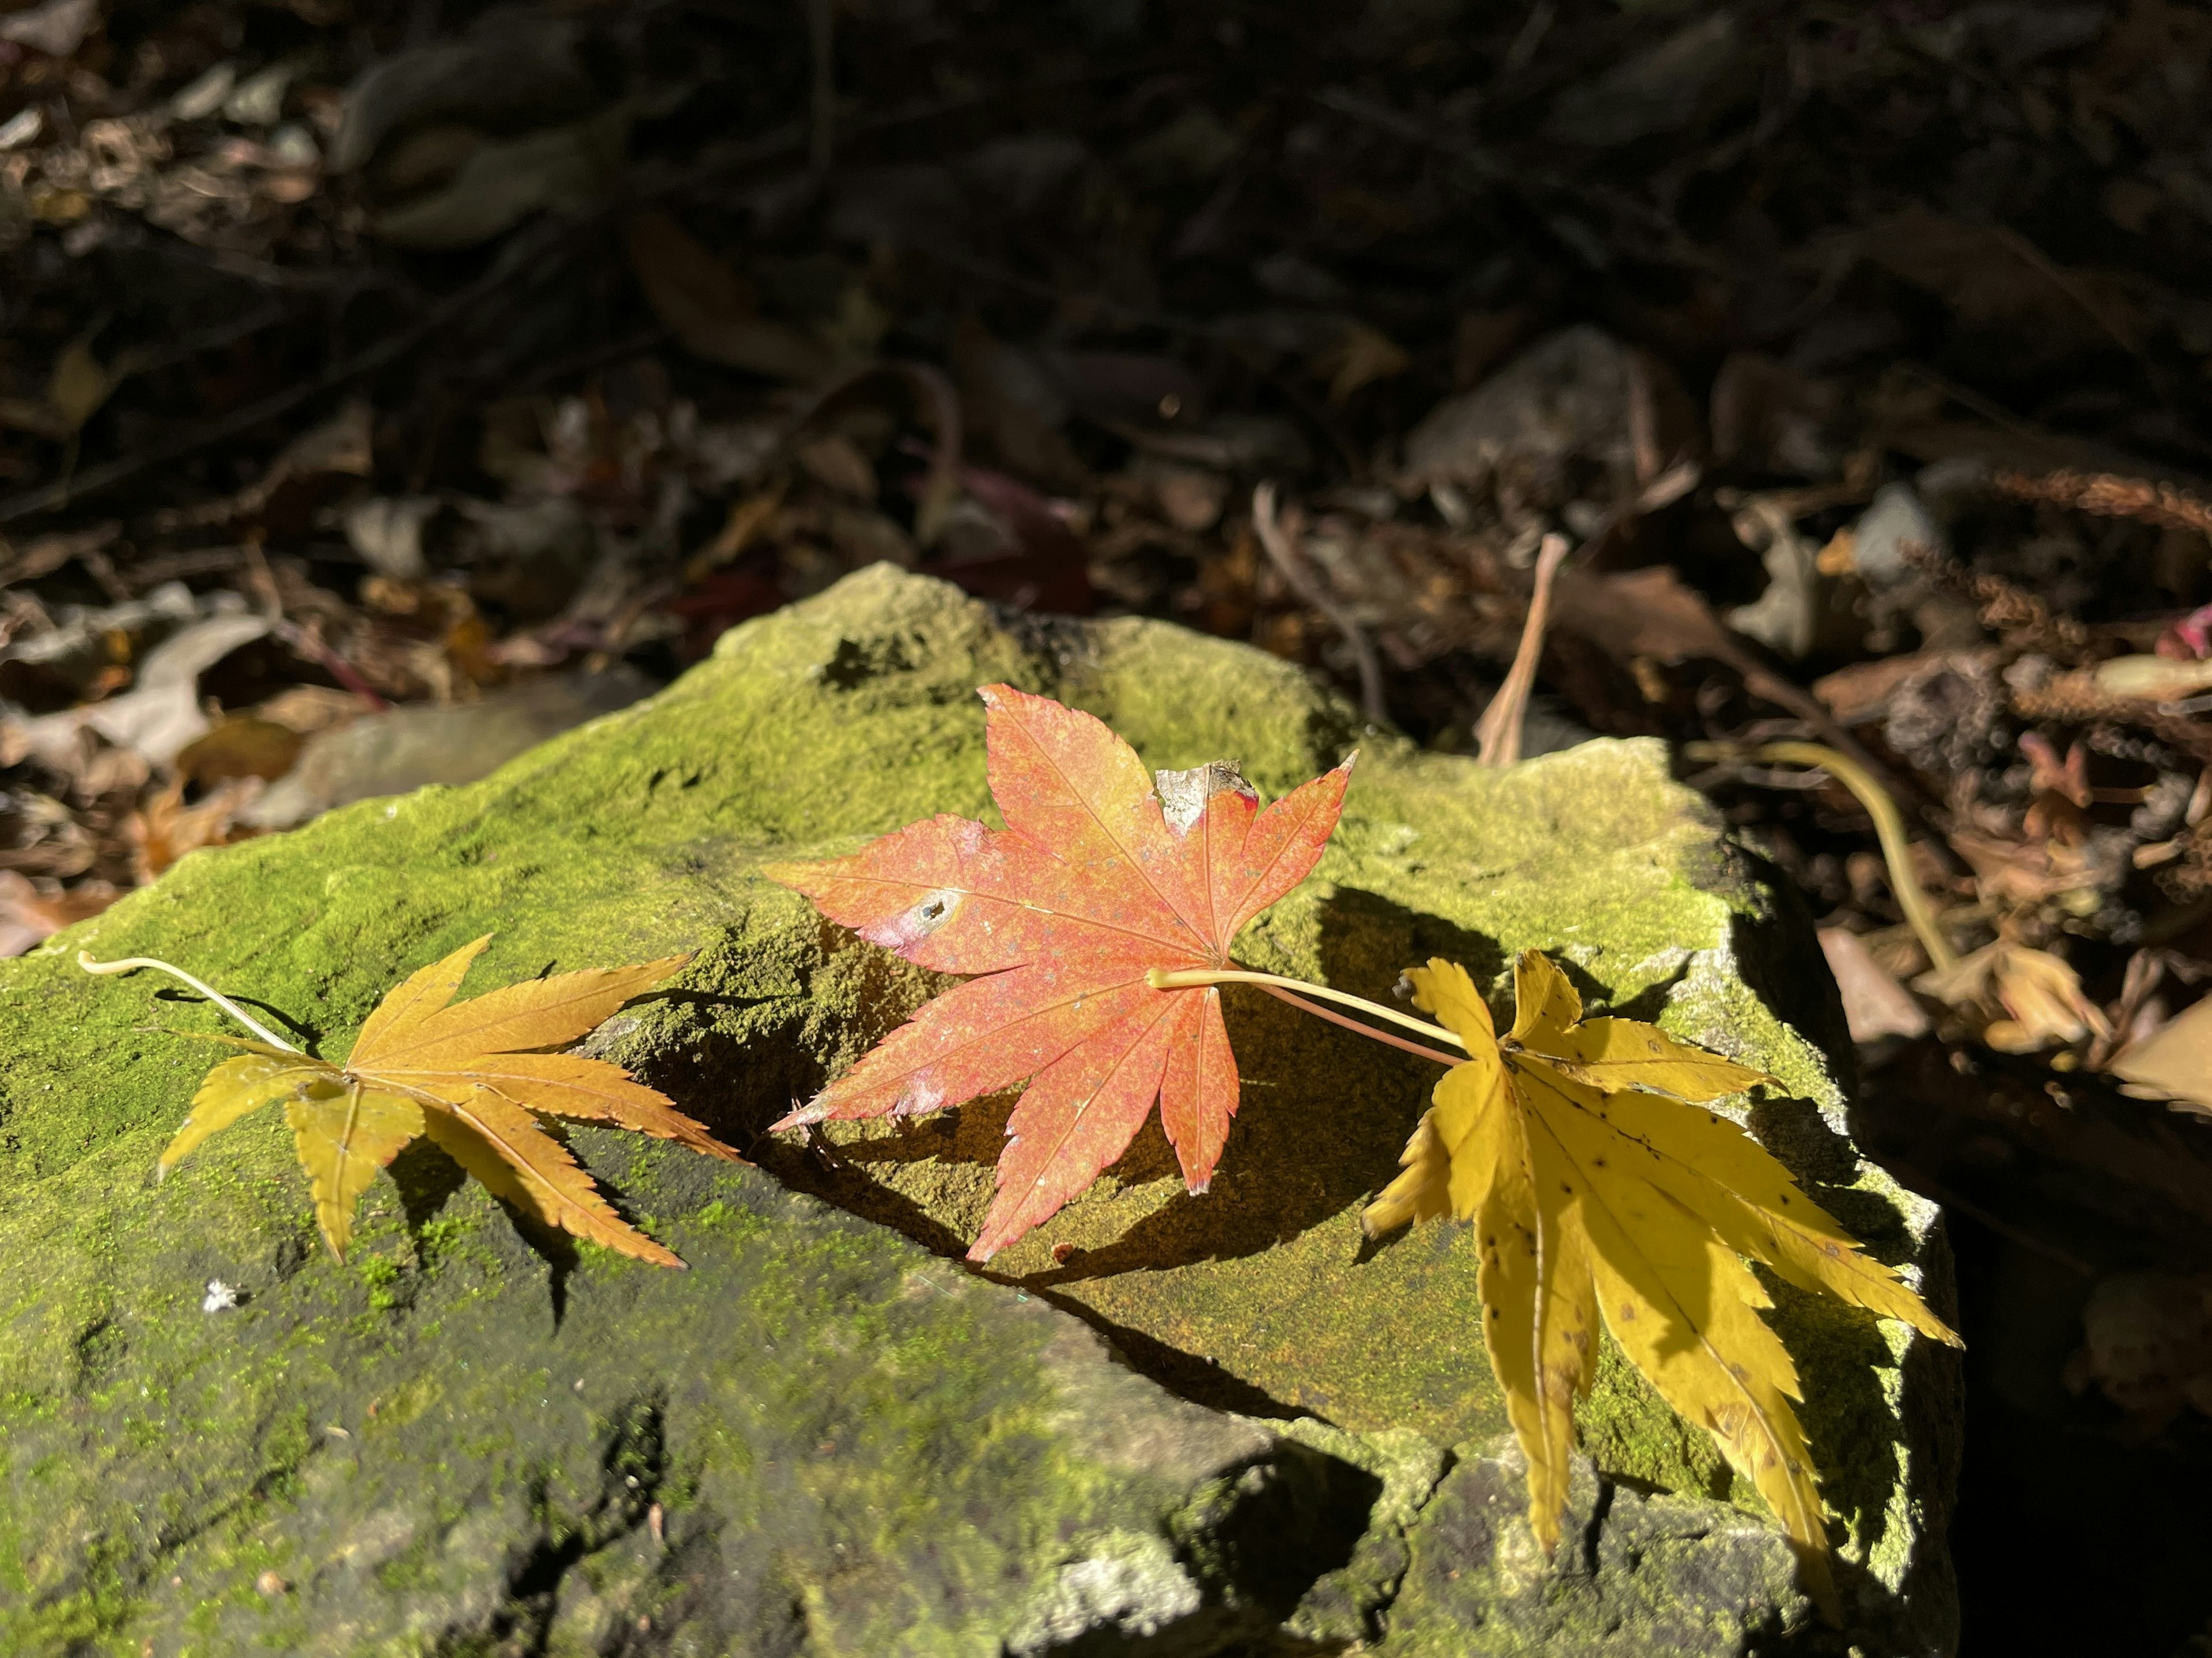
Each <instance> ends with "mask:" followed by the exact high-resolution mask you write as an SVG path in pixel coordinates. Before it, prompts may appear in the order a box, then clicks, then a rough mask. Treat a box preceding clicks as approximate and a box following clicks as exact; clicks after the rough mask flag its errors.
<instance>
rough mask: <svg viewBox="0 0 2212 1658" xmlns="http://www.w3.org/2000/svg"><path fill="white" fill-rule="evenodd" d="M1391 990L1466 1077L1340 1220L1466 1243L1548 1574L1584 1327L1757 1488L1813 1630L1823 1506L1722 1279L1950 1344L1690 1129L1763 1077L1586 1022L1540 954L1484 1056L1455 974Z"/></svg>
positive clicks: (1796, 1207) (1901, 1289) (1913, 1304)
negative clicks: (1782, 1538)
mask: <svg viewBox="0 0 2212 1658" xmlns="http://www.w3.org/2000/svg"><path fill="white" fill-rule="evenodd" d="M1408 976H1409V977H1410V978H1411V979H1412V980H1413V990H1414V1000H1415V1004H1416V1005H1418V1006H1419V1007H1420V1008H1421V1009H1422V1010H1423V1011H1425V1012H1431V1013H1433V1014H1435V1015H1436V1016H1437V1018H1438V1019H1440V1020H1441V1021H1442V1022H1443V1024H1444V1025H1445V1026H1446V1027H1447V1028H1448V1029H1450V1030H1452V1031H1453V1032H1455V1034H1456V1035H1458V1036H1459V1038H1460V1039H1461V1041H1462V1042H1464V1043H1465V1044H1466V1046H1467V1049H1468V1060H1467V1063H1466V1064H1464V1065H1459V1066H1454V1067H1453V1068H1452V1069H1451V1070H1450V1071H1449V1072H1446V1073H1445V1074H1444V1077H1443V1080H1442V1081H1441V1082H1439V1083H1438V1084H1437V1090H1436V1103H1435V1105H1434V1106H1433V1107H1432V1108H1431V1109H1430V1110H1429V1111H1428V1112H1427V1113H1426V1114H1425V1115H1424V1116H1423V1117H1422V1119H1421V1121H1420V1123H1419V1126H1418V1127H1416V1128H1415V1130H1414V1131H1413V1139H1412V1140H1411V1141H1410V1142H1409V1143H1408V1145H1407V1147H1406V1153H1405V1157H1404V1159H1403V1161H1404V1163H1405V1172H1404V1173H1403V1174H1401V1175H1399V1176H1398V1178H1397V1179H1396V1180H1395V1181H1392V1182H1391V1183H1390V1185H1389V1187H1386V1188H1385V1189H1384V1190H1383V1193H1382V1194H1381V1195H1380V1196H1379V1197H1377V1198H1376V1200H1375V1201H1374V1202H1373V1203H1372V1204H1370V1205H1369V1206H1368V1208H1367V1210H1366V1212H1365V1213H1364V1215H1363V1216H1362V1217H1361V1220H1362V1223H1363V1224H1364V1225H1365V1227H1366V1229H1367V1230H1368V1232H1369V1234H1370V1236H1373V1235H1376V1234H1379V1233H1382V1232H1384V1231H1388V1230H1391V1229H1393V1228H1395V1227H1398V1226H1402V1225H1404V1224H1406V1223H1407V1221H1411V1220H1425V1219H1428V1218H1432V1217H1437V1216H1443V1215H1452V1216H1455V1217H1457V1218H1460V1219H1462V1220H1470V1221H1473V1222H1474V1233H1475V1239H1476V1245H1477V1253H1478V1260H1479V1262H1480V1279H1479V1284H1480V1291H1481V1297H1482V1305H1483V1338H1484V1341H1485V1343H1486V1345H1487V1346H1488V1348H1489V1350H1490V1362H1491V1366H1492V1369H1493V1370H1495V1371H1496V1372H1497V1375H1498V1385H1499V1386H1500V1387H1501V1388H1503V1389H1504V1393H1505V1400H1506V1410H1507V1413H1508V1414H1509V1415H1510V1418H1512V1422H1513V1428H1514V1432H1515V1433H1516V1436H1518V1437H1519V1439H1520V1441H1521V1447H1522V1450H1523V1452H1524V1453H1526V1455H1527V1456H1528V1518H1529V1523H1530V1524H1531V1525H1532V1526H1533V1527H1534V1529H1535V1533H1536V1537H1537V1540H1538V1541H1539V1542H1540V1543H1541V1545H1542V1546H1543V1547H1544V1548H1545V1550H1546V1551H1547V1552H1549V1551H1550V1550H1551V1549H1552V1548H1553V1546H1555V1545H1556V1544H1557V1543H1558V1541H1559V1510H1560V1506H1561V1504H1562V1503H1563V1502H1564V1500H1565V1496H1566V1490H1567V1474H1568V1452H1569V1450H1570V1449H1571V1447H1572V1445H1573V1443H1574V1412H1573V1403H1574V1398H1575V1395H1577V1394H1585V1393H1587V1392H1588V1391H1589V1384H1590V1379H1591V1376H1592V1375H1593V1374H1594V1372H1595V1367H1596V1363H1597V1324H1598V1320H1599V1318H1600V1317H1601V1316H1602V1317H1603V1319H1604V1320H1605V1325H1606V1327H1607V1329H1608V1330H1610V1331H1611V1332H1612V1333H1613V1340H1614V1341H1615V1342H1616V1343H1617V1344H1618V1345H1619V1346H1620V1350H1621V1351H1622V1352H1623V1353H1624V1354H1625V1355H1626V1357H1627V1358H1628V1359H1629V1362H1630V1363H1633V1364H1634V1365H1635V1366H1636V1368H1637V1369H1638V1370H1640V1371H1642V1372H1643V1373H1644V1376H1645V1378H1646V1379H1647V1380H1648V1381H1650V1383H1651V1385H1652V1386H1653V1387H1654V1388H1656V1389H1657V1390H1658V1392H1659V1394H1660V1396H1661V1397H1662V1398H1663V1399H1664V1400H1666V1401H1667V1402H1668V1404H1669V1405H1671V1406H1674V1409H1675V1410H1676V1411H1677V1412H1680V1414H1681V1415H1682V1417H1683V1418H1685V1419H1686V1420H1687V1421H1690V1422H1693V1423H1696V1424H1698V1425H1699V1426H1700V1427H1702V1428H1704V1429H1705V1430H1706V1431H1707V1432H1709V1433H1711V1435H1712V1436H1713V1438H1714V1440H1715V1441H1716V1442H1717V1443H1718V1444H1719V1446H1720V1448H1721V1450H1722V1452H1723V1454H1724V1455H1726V1456H1727V1458H1728V1460H1729V1463H1730V1464H1731V1465H1732V1466H1734V1467H1735V1469H1736V1470H1737V1471H1738V1472H1739V1473H1741V1474H1742V1475H1743V1476H1744V1477H1745V1478H1746V1479H1749V1480H1750V1481H1751V1482H1752V1483H1753V1485H1755V1486H1757V1487H1758V1489H1759V1495H1760V1496H1762V1497H1765V1499H1766V1502H1767V1505H1768V1506H1769V1507H1770V1508H1771V1509H1773V1511H1774V1514H1775V1516H1776V1517H1777V1518H1778V1520H1779V1521H1781V1522H1782V1525H1783V1527H1784V1530H1786V1531H1787V1532H1788V1533H1789V1534H1790V1541H1791V1542H1792V1543H1793V1544H1794V1545H1795V1546H1796V1549H1797V1552H1798V1556H1799V1558H1800V1559H1801V1560H1802V1563H1803V1566H1804V1572H1805V1578H1806V1582H1807V1586H1808V1588H1809V1589H1810V1591H1811V1593H1812V1594H1813V1595H1814V1598H1815V1600H1817V1601H1818V1602H1819V1603H1820V1606H1822V1608H1823V1609H1824V1610H1825V1611H1826V1612H1827V1613H1828V1614H1829V1615H1830V1617H1831V1619H1833V1617H1834V1616H1835V1613H1836V1606H1837V1603H1836V1598H1835V1589H1834V1587H1833V1585H1832V1582H1831V1581H1830V1579H1829V1575H1828V1564H1827V1547H1828V1543H1827V1533H1826V1527H1825V1521H1823V1518H1822V1515H1821V1509H1820V1493H1819V1491H1818V1490H1817V1489H1816V1487H1815V1485H1814V1473H1813V1463H1812V1457H1811V1455H1810V1453H1809V1452H1808V1449H1807V1448H1806V1443H1805V1435H1804V1430H1802V1428H1801V1427H1800V1426H1799V1425H1798V1422H1797V1418H1796V1412H1793V1411H1792V1410H1791V1408H1790V1400H1794V1399H1799V1398H1802V1393H1801V1392H1800V1390H1799V1388H1798V1382H1797V1370H1796V1364H1795V1363H1793V1362H1792V1360H1791V1359H1790V1354H1789V1352H1788V1351H1786V1350H1785V1349H1784V1347H1783V1345H1782V1343H1781V1341H1780V1340H1779V1339H1778V1338H1777V1337H1776V1336H1775V1334H1774V1332H1773V1331H1772V1330H1771V1329H1770V1328H1768V1327H1767V1326H1766V1323H1765V1321H1764V1320H1762V1319H1761V1318H1760V1317H1759V1315H1758V1311H1757V1309H1759V1308H1762V1307H1765V1306H1768V1305H1770V1304H1771V1303H1770V1302H1769V1300H1768V1298H1767V1295H1766V1292H1765V1290H1764V1289H1763V1288H1762V1287H1761V1286H1760V1284H1759V1280H1758V1279H1757V1278H1754V1277H1753V1276H1752V1274H1751V1272H1750V1270H1749V1269H1748V1268H1747V1266H1745V1265H1744V1263H1743V1261H1742V1260H1741V1259H1740V1258H1739V1257H1741V1256H1749V1257H1750V1258H1751V1259H1752V1260H1756V1261H1759V1262H1760V1263H1762V1264H1763V1265H1765V1266H1768V1267H1771V1269H1772V1270H1773V1271H1774V1272H1776V1273H1777V1274H1778V1275H1779V1276H1780V1277H1781V1278H1784V1279H1785V1280H1786V1281H1788V1282H1789V1283H1790V1284H1796V1286H1797V1287H1799V1288H1800V1289H1804V1290H1812V1291H1825V1292H1826V1293H1827V1294H1829V1295H1832V1296H1836V1297H1840V1298H1841V1299H1843V1300H1844V1301H1847V1302H1850V1303H1852V1304H1853V1305H1854V1306H1858V1307H1863V1308H1866V1309H1869V1311H1872V1312H1875V1313H1877V1314H1880V1315H1882V1316H1883V1317H1886V1318H1895V1319H1902V1320H1904V1321H1905V1322H1907V1323H1909V1324H1911V1326H1912V1327H1914V1328H1916V1329H1917V1330H1919V1331H1921V1332H1922V1333H1923V1334H1926V1335H1929V1336H1932V1337H1934V1338H1935V1339H1937V1340H1939V1341H1947V1342H1950V1343H1953V1344H1954V1345H1955V1344H1956V1343H1957V1341H1958V1337H1957V1336H1956V1335H1954V1334H1953V1333H1952V1332H1951V1331H1950V1329H1949V1328H1948V1327H1946V1326H1945V1325H1944V1324H1943V1323H1942V1321H1941V1320H1939V1319H1937V1318H1936V1315H1934V1314H1932V1313H1930V1312H1929V1310H1928V1309H1927V1307H1926V1306H1925V1305H1924V1304H1923V1303H1922V1302H1921V1300H1920V1297H1918V1296H1917V1295H1916V1294H1914V1293H1913V1291H1911V1288H1909V1287H1908V1286H1907V1285H1906V1284H1905V1282H1904V1280H1903V1279H1901V1278H1899V1277H1898V1276H1897V1274H1896V1273H1894V1272H1892V1271H1890V1269H1889V1268H1888V1267H1887V1266H1883V1265H1881V1263H1880V1262H1879V1261H1876V1260H1871V1259H1869V1257H1867V1256H1866V1255H1863V1254H1861V1253H1860V1252H1859V1248H1858V1245H1857V1242H1854V1241H1853V1239H1852V1238H1851V1236H1850V1234H1848V1233H1847V1232H1845V1231H1844V1229H1843V1228H1842V1227H1841V1226H1839V1225H1838V1224H1836V1222H1835V1221H1834V1220H1833V1219H1832V1218H1830V1217H1829V1216H1828V1215H1826V1213H1824V1212H1822V1211H1821V1210H1820V1208H1819V1207H1818V1206H1816V1205H1814V1203H1813V1202H1812V1200H1811V1199H1808V1198H1807V1197H1806V1195H1805V1194H1804V1193H1803V1192H1802V1190H1800V1189H1799V1187H1798V1186H1797V1183H1796V1180H1795V1179H1794V1178H1793V1177H1792V1176H1791V1175H1790V1171H1789V1170H1788V1169H1785V1168H1784V1167H1783V1165H1782V1164H1781V1163H1778V1162H1777V1161H1776V1160H1775V1159H1774V1158H1773V1157H1771V1156H1770V1155H1769V1154H1768V1153H1767V1152H1766V1151H1765V1149H1764V1148H1762V1147H1761V1146H1760V1145H1759V1142H1758V1141H1756V1140H1754V1139H1752V1138H1751V1136H1750V1135H1748V1134H1747V1133H1745V1132H1744V1131H1743V1130H1742V1129H1741V1128H1740V1127H1737V1126H1736V1125H1735V1123H1733V1122H1731V1121H1729V1119H1728V1118H1726V1117H1723V1116H1722V1115H1721V1114H1719V1113H1717V1112H1716V1111H1711V1110H1709V1109H1706V1108H1705V1106H1706V1104H1707V1103H1708V1102H1711V1101H1714V1100H1717V1099H1720V1098H1722V1097H1723V1096H1726V1095H1729V1094H1737V1093H1741V1092H1742V1091H1743V1090H1746V1089H1748V1088H1750V1087H1752V1086H1753V1085H1754V1084H1762V1083H1771V1082H1772V1080H1773V1079H1772V1078H1770V1077H1767V1076H1766V1075H1765V1074H1764V1073H1763V1072H1758V1071H1754V1070H1752V1069H1751V1068H1750V1067H1749V1066H1741V1065H1738V1064H1736V1063H1735V1061H1734V1060H1729V1059H1724V1058H1723V1057H1722V1056H1721V1055H1719V1054H1711V1053H1707V1052H1706V1051H1705V1049H1703V1048H1693V1047H1691V1046H1690V1045H1689V1044H1687V1043H1686V1042H1677V1041H1675V1040H1674V1038H1673V1037H1671V1036H1669V1035H1666V1034H1665V1033H1664V1032H1663V1031H1661V1030H1658V1029H1655V1028H1654V1027H1652V1026H1650V1025H1648V1024H1641V1023H1638V1022H1636V1021H1635V1020H1632V1019H1584V1018H1583V1017H1582V999H1581V998H1580V997H1579V996H1577V994H1576V993H1575V990H1574V987H1572V986H1571V985H1570V984H1569V983H1568V982H1567V979H1566V975H1565V974H1563V973H1561V972H1560V971H1559V969H1558V968H1557V967H1556V966H1554V965H1553V963H1552V962H1551V961H1550V960H1548V959H1547V957H1545V956H1544V955H1543V954H1542V953H1541V951H1538V950H1524V951H1523V952H1522V955H1521V957H1520V959H1519V961H1518V962H1516V963H1515V966H1514V991H1515V995H1516V1001H1517V1011H1516V1017H1515V1019H1514V1023H1513V1028H1512V1029H1511V1030H1510V1032H1508V1033H1507V1034H1506V1035H1504V1037H1502V1038H1501V1037H1499V1036H1498V1035H1497V1033H1496V1029H1495V1027H1494V1026H1493V1025H1492V1022H1491V1017H1490V1009H1489V1007H1488V1006H1487V1005H1486V1004H1485V1002H1484V1001H1483V999H1482V998H1481V996H1480V994H1479V993H1477V992H1476V990H1475V987H1474V981H1473V980H1472V979H1471V978H1470V977H1469V976H1468V972H1467V969H1465V968H1463V967H1461V966H1459V965H1457V964H1456V963H1451V962H1446V961H1442V960H1436V961H1431V963H1429V964H1428V966H1426V967H1425V968H1415V969H1413V970H1412V972H1411V973H1410V975H1408Z"/></svg>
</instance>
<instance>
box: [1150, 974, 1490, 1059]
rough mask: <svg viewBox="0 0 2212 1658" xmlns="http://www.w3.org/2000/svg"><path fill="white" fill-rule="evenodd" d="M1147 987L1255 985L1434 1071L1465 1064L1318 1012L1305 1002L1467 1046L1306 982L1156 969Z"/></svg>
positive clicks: (1407, 1017)
mask: <svg viewBox="0 0 2212 1658" xmlns="http://www.w3.org/2000/svg"><path fill="white" fill-rule="evenodd" d="M1145 982H1146V984H1148V985H1150V986H1152V988H1153V989H1155V990H1194V989H1197V988H1199V987H1202V986H1205V985H1257V986H1258V987H1260V988H1261V989H1262V990H1264V991H1266V992H1267V993H1268V994H1269V995H1271V996H1279V997H1280V998H1281V999H1283V1000H1285V1001H1286V1002H1288V1003H1290V1004H1291V1005H1292V1006H1294V1007H1297V1008H1299V1009H1302V1010H1303V1011H1305V1012H1308V1013H1310V1014H1312V1015H1313V1016H1314V1017H1316V1018H1317V1019H1327V1020H1328V1022H1329V1023H1331V1024H1340V1025H1342V1026H1343V1027H1344V1028H1345V1029H1346V1030H1356V1031H1358V1033H1359V1034H1360V1035H1363V1036H1368V1037H1371V1038H1373V1039H1374V1040H1375V1041H1376V1042H1387V1043H1389V1045H1390V1046H1391V1047H1393V1048H1403V1049H1405V1051H1406V1052H1407V1053H1408V1054H1419V1055H1420V1056H1421V1057H1422V1058H1423V1059H1425V1060H1435V1061H1436V1062H1437V1064H1438V1065H1460V1064H1463V1063H1464V1062H1465V1061H1464V1058H1463V1056H1462V1055H1461V1054H1444V1053H1440V1052H1438V1051H1437V1049H1435V1048H1423V1047H1422V1046H1421V1045H1420V1044H1419V1043H1418V1042H1407V1040H1406V1039H1405V1038H1404V1037H1402V1036H1393V1035H1390V1034H1389V1032H1388V1031H1383V1030H1376V1029H1370V1027H1368V1026H1366V1025H1364V1024H1361V1023H1359V1022H1358V1020H1356V1019H1347V1018H1346V1017H1344V1016H1343V1015H1342V1014H1341V1013H1332V1012H1331V1011H1329V1010H1328V1009H1327V1008H1325V1007H1316V1006H1315V1005H1313V1004H1312V1003H1311V1002H1309V1001H1307V1000H1306V999H1305V998H1306V997H1308V996H1319V997H1321V998H1322V999H1324V1000H1327V1001H1332V1002H1340V1003H1342V1004H1343V1005H1345V1006H1346V1007H1356V1008H1358V1010H1359V1011H1361V1012H1363V1013H1366V1014H1370V1015H1371V1016H1372V1017H1376V1018H1378V1019H1388V1020H1389V1022H1390V1023H1392V1024H1395V1025H1402V1026H1404V1027H1405V1028H1406V1029H1408V1030H1418V1031H1419V1032H1420V1033H1421V1035H1424V1036H1434V1037H1438V1038H1441V1039H1442V1040H1443V1041H1444V1042H1451V1043H1455V1044H1456V1045H1457V1046H1458V1047H1460V1048H1465V1047H1466V1046H1467V1044H1466V1043H1465V1042H1461V1041H1460V1039H1459V1037H1458V1036H1456V1035H1454V1034H1453V1033H1452V1032H1451V1031H1449V1030H1446V1029H1443V1026H1441V1025H1433V1024H1431V1023H1428V1022H1427V1021H1426V1020H1424V1019H1416V1018H1414V1017H1413V1016H1412V1015H1411V1014H1407V1013H1401V1012H1399V1011H1398V1010H1397V1009H1396V1008H1395V1007H1384V1006H1383V1005H1381V1004H1380V1003H1379V1002H1370V1001H1369V1000H1368V999H1366V998H1365V997H1364V996H1354V995H1351V994H1349V993H1346V992H1345V991H1341V990H1331V989H1330V988H1329V987H1328V986H1327V985H1316V984H1309V983H1308V982H1307V981H1304V979H1285V978H1284V977H1283V976H1282V975H1279V974H1275V973H1252V972H1248V971H1245V970H1243V969H1220V970H1218V971H1217V970H1215V969H1210V968H1191V969H1185V970H1183V971H1181V972H1170V971H1169V970H1168V969H1165V968H1158V967H1156V968H1154V969H1152V971H1151V972H1149V973H1147V974H1146V975H1145Z"/></svg>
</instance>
